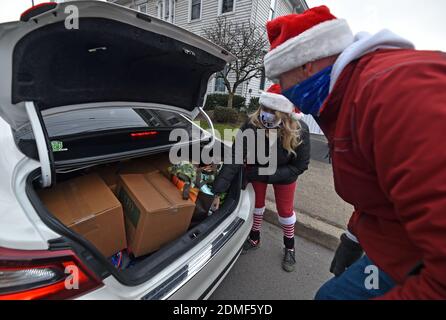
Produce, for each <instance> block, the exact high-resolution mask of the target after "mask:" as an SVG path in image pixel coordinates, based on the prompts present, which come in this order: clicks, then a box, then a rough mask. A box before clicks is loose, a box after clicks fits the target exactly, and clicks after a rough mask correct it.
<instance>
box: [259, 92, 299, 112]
mask: <svg viewBox="0 0 446 320" xmlns="http://www.w3.org/2000/svg"><path fill="white" fill-rule="evenodd" d="M259 103H260V105H261V106H262V107H266V108H268V109H271V110H274V111H279V112H282V113H286V114H289V115H290V116H291V117H292V118H293V119H295V120H300V119H302V114H301V113H300V112H298V110H297V108H296V107H295V106H294V104H293V103H292V102H291V101H290V100H288V99H287V98H286V97H285V96H284V95H282V88H281V87H280V85H278V84H274V85H272V86H271V87H270V88H269V89H268V90H267V91H266V92H263V93H262V95H261V96H260V101H259Z"/></svg>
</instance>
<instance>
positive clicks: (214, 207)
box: [211, 196, 221, 212]
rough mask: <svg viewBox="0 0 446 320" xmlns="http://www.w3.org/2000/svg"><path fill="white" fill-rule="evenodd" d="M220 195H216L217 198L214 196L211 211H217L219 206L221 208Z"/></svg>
mask: <svg viewBox="0 0 446 320" xmlns="http://www.w3.org/2000/svg"><path fill="white" fill-rule="evenodd" d="M220 202H221V201H220V196H215V198H214V202H212V205H211V211H212V212H215V211H217V210H218V209H219V208H220Z"/></svg>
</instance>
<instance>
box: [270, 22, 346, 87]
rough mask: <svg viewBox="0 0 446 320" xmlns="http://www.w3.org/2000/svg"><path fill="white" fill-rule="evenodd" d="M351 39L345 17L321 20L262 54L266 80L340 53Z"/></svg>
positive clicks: (275, 78) (274, 78)
mask: <svg viewBox="0 0 446 320" xmlns="http://www.w3.org/2000/svg"><path fill="white" fill-rule="evenodd" d="M353 42H354V36H353V32H352V30H351V29H350V27H349V25H348V23H347V21H346V20H343V19H336V20H330V21H327V22H322V23H320V24H318V25H316V26H315V27H313V28H311V29H308V30H307V31H305V32H303V33H302V34H300V35H298V36H297V37H294V38H291V39H289V40H288V41H286V42H284V43H283V44H281V45H280V46H278V47H277V48H275V49H273V50H271V52H269V53H268V54H267V55H266V56H265V72H266V76H267V77H268V78H269V79H272V80H277V79H278V77H279V76H280V75H281V74H283V73H285V72H288V71H290V70H293V69H295V68H298V67H301V66H303V65H304V64H306V63H308V62H312V61H316V60H319V59H322V58H326V57H330V56H333V55H335V54H338V53H341V52H342V51H344V50H345V49H346V48H347V47H348V46H350V45H351V44H352V43H353Z"/></svg>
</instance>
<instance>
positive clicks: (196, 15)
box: [107, 0, 321, 134]
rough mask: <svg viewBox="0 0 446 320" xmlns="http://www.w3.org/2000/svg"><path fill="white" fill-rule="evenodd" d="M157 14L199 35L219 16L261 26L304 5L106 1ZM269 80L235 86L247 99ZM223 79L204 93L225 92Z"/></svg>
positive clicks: (247, 0) (268, 0) (248, 0)
mask: <svg viewBox="0 0 446 320" xmlns="http://www.w3.org/2000/svg"><path fill="white" fill-rule="evenodd" d="M107 1H109V2H112V3H115V4H119V5H123V6H126V7H130V8H132V9H135V10H138V11H140V12H143V13H147V14H149V15H152V16H155V17H158V18H160V19H163V20H165V21H168V22H170V23H173V24H175V25H178V26H180V27H182V28H184V29H187V30H189V31H191V32H194V33H196V34H198V35H203V30H204V29H206V28H208V27H209V26H211V25H212V24H213V23H215V20H216V19H217V18H218V17H219V16H224V17H225V18H227V19H231V20H232V19H233V20H236V21H237V22H240V23H244V22H246V23H248V22H250V23H253V24H256V25H261V26H265V24H266V22H267V21H268V20H271V19H273V18H275V17H278V16H282V15H286V14H290V13H299V12H303V11H304V10H306V9H307V8H308V6H307V4H306V2H305V0H107ZM270 84H271V83H270V82H269V81H268V80H267V79H266V78H265V77H261V78H254V79H251V80H250V81H247V82H245V83H244V84H243V85H241V86H239V87H238V89H237V92H236V93H237V94H238V95H242V96H244V97H245V98H246V101H247V102H249V101H250V99H251V98H252V97H259V96H260V94H261V92H262V91H263V90H265V89H267V87H268V86H269V85H270ZM225 92H226V88H225V86H224V83H223V80H222V79H219V78H218V77H217V75H215V76H214V77H212V78H211V79H210V81H209V85H208V93H225ZM305 120H306V122H307V123H308V124H309V126H310V129H311V131H312V133H317V134H320V133H321V132H320V129H319V127H318V126H317V124H316V123H315V122H314V120H313V119H312V118H310V117H306V119H305Z"/></svg>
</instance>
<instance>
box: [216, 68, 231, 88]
mask: <svg viewBox="0 0 446 320" xmlns="http://www.w3.org/2000/svg"><path fill="white" fill-rule="evenodd" d="M222 72H223V74H227V73H228V66H225V68H224V70H223V71H222ZM214 91H215V92H221V93H225V92H226V86H225V77H224V76H223V75H222V74H221V73H220V72H219V73H217V75H216V76H215V86H214Z"/></svg>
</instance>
